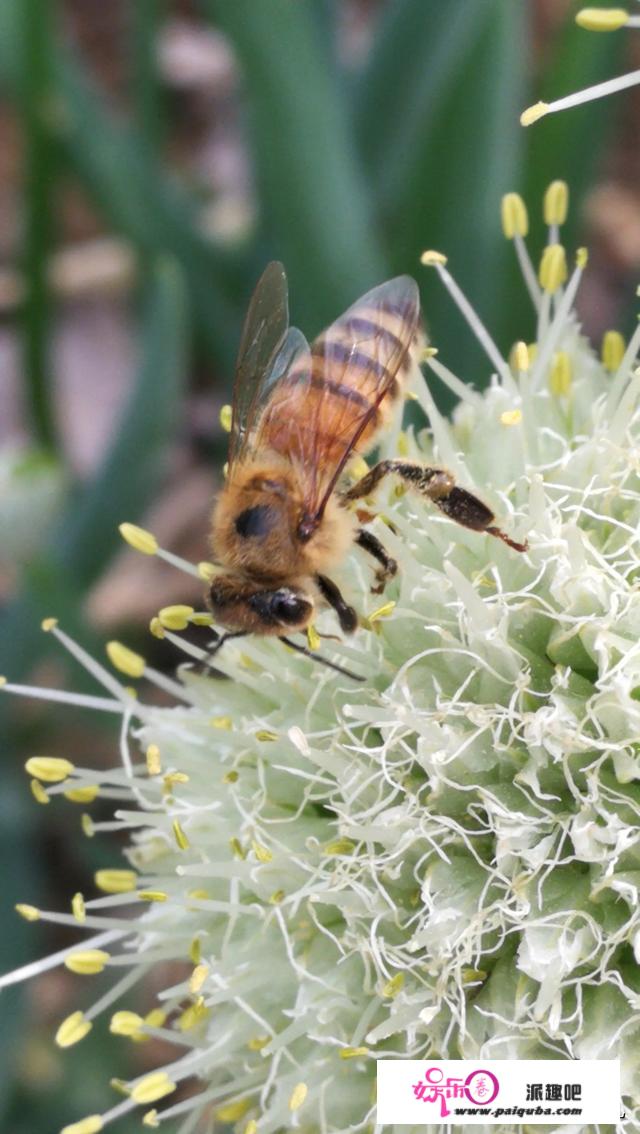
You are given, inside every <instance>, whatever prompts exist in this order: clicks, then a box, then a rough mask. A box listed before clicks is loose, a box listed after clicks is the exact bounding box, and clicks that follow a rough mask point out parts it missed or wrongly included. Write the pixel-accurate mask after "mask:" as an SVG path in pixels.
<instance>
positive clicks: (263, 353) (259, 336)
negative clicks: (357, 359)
mask: <svg viewBox="0 0 640 1134" xmlns="http://www.w3.org/2000/svg"><path fill="white" fill-rule="evenodd" d="M288 327H289V300H288V292H287V277H286V274H285V270H284V267H283V266H282V264H280V263H279V262H278V261H277V260H272V261H271V263H270V264H267V267H266V268H265V270H264V272H263V273H262V275H261V277H260V279H259V280H258V283H257V284H256V288H255V291H254V293H253V295H252V297H251V302H250V303H249V310H248V311H247V314H246V317H245V321H244V326H243V328H242V335H241V338H240V348H239V350H238V359H237V362H236V371H235V378H234V384H233V405H232V413H231V437H230V441H229V464H230V465H231V464H233V462H234V461H236V460H237V459H238V457H239V455H240V452H241V451H242V449H243V448H244V446H245V444H246V442H247V439H248V438H249V437H250V436H251V433H252V431H253V429H254V427H255V424H256V422H257V419H258V415H259V413H260V410H261V408H262V407H263V406H264V404H265V398H266V396H268V395H267V394H266V393H265V387H266V386H267V385H269V386H270V387H272V385H273V380H272V374H273V370H274V364H275V362H276V359H277V358H278V356H279V355H280V354H281V353H282V351H283V348H284V344H285V340H286V337H287V331H288Z"/></svg>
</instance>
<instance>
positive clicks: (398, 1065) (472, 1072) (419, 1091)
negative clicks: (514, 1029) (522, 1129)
mask: <svg viewBox="0 0 640 1134" xmlns="http://www.w3.org/2000/svg"><path fill="white" fill-rule="evenodd" d="M377 1070H378V1103H377V1121H378V1123H379V1125H406V1124H409V1125H419V1126H420V1125H425V1124H427V1123H430V1122H446V1123H447V1124H448V1125H456V1124H458V1125H460V1126H473V1125H484V1124H488V1123H506V1122H509V1121H511V1122H514V1121H515V1122H520V1123H521V1122H525V1123H526V1124H527V1125H531V1124H537V1123H540V1124H547V1125H549V1124H551V1125H555V1126H558V1125H561V1124H562V1123H566V1124H567V1125H573V1126H580V1127H583V1126H584V1125H585V1124H587V1125H588V1124H592V1123H616V1122H617V1121H618V1119H619V1115H620V1110H621V1098H620V1065H619V1062H618V1061H617V1060H615V1059H612V1060H607V1059H603V1060H593V1059H585V1060H580V1059H513V1060H510V1059H484V1058H482V1057H481V1058H480V1059H479V1060H478V1061H476V1060H463V1059H430V1060H428V1061H427V1060H417V1059H380V1060H378V1064H377Z"/></svg>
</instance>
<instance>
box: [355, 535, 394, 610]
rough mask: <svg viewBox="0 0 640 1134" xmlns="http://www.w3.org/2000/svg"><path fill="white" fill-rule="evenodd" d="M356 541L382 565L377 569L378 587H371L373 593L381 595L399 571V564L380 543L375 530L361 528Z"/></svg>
mask: <svg viewBox="0 0 640 1134" xmlns="http://www.w3.org/2000/svg"><path fill="white" fill-rule="evenodd" d="M356 543H357V544H358V546H359V547H362V548H364V550H365V551H368V552H369V555H372V556H373V558H374V559H377V561H378V563H380V564H381V566H380V567H379V568H378V570H377V571H376V582H377V584H378V585H377V587H372V588H371V593H372V594H374V595H381V594H382V592H383V590H384V588H385V586H386V584H387V583H388V582H389V579H393V577H394V575H397V573H398V564H397V563H396V561H395V559H392V558H391V556H390V555H389V553H388V551H387V550H386V549H385V547H384V546H383V545H382V544H381V543H380V540H379V539H378V538H377V536H374V534H373V532H368V531H366V530H365V528H359V529H358V534H357V536H356Z"/></svg>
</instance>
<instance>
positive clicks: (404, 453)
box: [396, 432, 409, 457]
mask: <svg viewBox="0 0 640 1134" xmlns="http://www.w3.org/2000/svg"><path fill="white" fill-rule="evenodd" d="M396 451H397V453H398V456H399V457H408V456H409V439H408V437H407V435H406V433H404V432H402V433H399V434H398V443H397V445H396Z"/></svg>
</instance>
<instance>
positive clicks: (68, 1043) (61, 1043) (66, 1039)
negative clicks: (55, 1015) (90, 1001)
mask: <svg viewBox="0 0 640 1134" xmlns="http://www.w3.org/2000/svg"><path fill="white" fill-rule="evenodd" d="M92 1027H93V1024H92V1023H91V1021H90V1020H87V1019H86V1017H85V1015H84V1013H83V1012H72V1013H71V1015H70V1016H67V1018H66V1020H63V1021H62V1023H61V1024H60V1027H59V1028H58V1030H57V1032H56V1035H55V1041H56V1043H57V1045H58V1047H73V1045H74V1043H80V1040H83V1039H84V1037H85V1036H86V1035H88V1034H89V1032H90V1031H91V1029H92Z"/></svg>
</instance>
